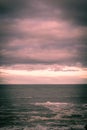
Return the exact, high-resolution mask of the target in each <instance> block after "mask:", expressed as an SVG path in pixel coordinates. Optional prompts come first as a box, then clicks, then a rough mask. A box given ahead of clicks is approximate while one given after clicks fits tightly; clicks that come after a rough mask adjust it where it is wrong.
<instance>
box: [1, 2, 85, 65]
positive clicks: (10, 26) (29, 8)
mask: <svg viewBox="0 0 87 130" xmlns="http://www.w3.org/2000/svg"><path fill="white" fill-rule="evenodd" d="M59 11H61V15H59V13H58V12H59ZM26 18H28V19H32V20H33V21H35V20H36V19H39V20H41V19H43V22H45V21H46V20H48V19H50V20H51V19H52V18H53V19H54V20H55V21H56V22H58V20H60V19H61V20H63V21H64V20H65V21H67V22H68V23H72V24H71V26H72V27H73V26H75V27H78V28H81V29H80V30H82V29H83V32H82V35H81V37H79V38H78V39H77V40H76V39H74V38H72V39H68V38H67V39H66V40H65V39H64V38H63V37H62V38H61V40H59V39H58V38H55V37H54V38H53V37H52V35H49V36H46V35H48V34H46V35H45V38H46V39H47V38H48V40H46V41H44V42H43V44H42V43H41V45H40V44H39V48H40V49H41V50H42V51H43V53H44V56H45V57H46V55H45V51H44V50H45V49H48V53H49V50H50V49H51V50H52V49H60V50H62V49H64V48H65V50H68V51H69V53H70V54H71V53H72V54H73V56H72V57H66V58H65V57H64V58H59V59H58V57H57V59H56V58H55V59H54V60H53V59H49V57H48V59H43V57H42V59H40V57H38V58H37V57H36V58H32V57H31V56H30V57H26V56H25V57H22V55H20V57H17V56H14V55H16V52H17V51H18V50H19V51H20V50H21V54H22V53H23V49H22V48H23V46H26V48H29V47H30V46H32V48H34V46H33V44H32V43H31V45H30V42H29V45H25V40H24V45H22V44H21V43H20V45H17V44H16V43H15V46H12V44H11V43H13V41H14V40H15V39H19V40H20V39H21V41H22V39H27V38H35V37H37V38H40V37H41V36H38V35H39V34H38V30H37V33H36V34H35V35H36V36H35V35H34V33H33V32H31V31H32V26H31V27H30V26H29V27H30V29H31V30H30V32H28V35H27V34H26V33H25V32H21V31H20V30H18V29H17V25H16V24H17V22H16V20H20V21H22V20H23V19H26ZM36 25H37V24H36ZM86 26H87V1H86V0H79V1H76V0H43V1H42V0H0V44H1V45H0V46H1V49H2V54H1V62H0V63H1V65H10V64H17V63H18V64H23V63H25V64H38V63H40V64H55V63H56V64H67V65H75V64H76V63H81V64H82V65H83V66H87V62H86V59H87V51H86V50H87V38H86V37H87V36H86V31H84V30H86V28H87V27H86ZM42 31H43V30H42ZM70 35H71V34H70ZM72 35H73V34H72ZM68 37H69V36H68ZM43 39H44V37H43ZM70 40H71V41H70ZM49 43H50V44H49ZM10 50H11V51H12V53H9V51H10ZM35 50H37V49H35V48H34V49H33V53H34V54H35V55H36V52H35ZM3 51H5V52H6V54H3ZM38 51H39V49H38ZM74 51H75V54H74ZM62 53H63V52H62V51H61V53H56V55H61V54H62Z"/></svg>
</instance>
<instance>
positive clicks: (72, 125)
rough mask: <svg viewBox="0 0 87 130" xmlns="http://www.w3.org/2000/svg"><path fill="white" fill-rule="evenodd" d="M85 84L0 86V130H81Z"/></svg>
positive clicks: (85, 116) (85, 120)
mask: <svg viewBox="0 0 87 130" xmlns="http://www.w3.org/2000/svg"><path fill="white" fill-rule="evenodd" d="M86 124H87V85H0V130H84V126H85V125H86Z"/></svg>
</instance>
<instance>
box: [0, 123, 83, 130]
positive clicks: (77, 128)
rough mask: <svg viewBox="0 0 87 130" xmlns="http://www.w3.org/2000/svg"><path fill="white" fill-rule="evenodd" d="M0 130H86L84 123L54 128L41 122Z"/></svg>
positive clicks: (1, 129)
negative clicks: (30, 125)
mask: <svg viewBox="0 0 87 130" xmlns="http://www.w3.org/2000/svg"><path fill="white" fill-rule="evenodd" d="M0 130H85V129H84V127H83V126H82V125H77V126H71V127H68V126H67V127H65V126H63V127H59V128H58V127H56V128H52V127H46V126H43V125H40V124H37V125H36V126H35V127H28V126H25V127H21V126H13V127H4V128H0Z"/></svg>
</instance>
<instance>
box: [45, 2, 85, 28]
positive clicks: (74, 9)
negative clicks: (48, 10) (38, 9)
mask: <svg viewBox="0 0 87 130" xmlns="http://www.w3.org/2000/svg"><path fill="white" fill-rule="evenodd" d="M46 2H48V5H49V4H50V5H51V7H52V8H53V9H54V10H55V9H56V10H58V9H60V10H61V11H62V13H63V15H62V18H65V19H68V20H70V21H71V22H74V23H76V24H77V25H81V26H87V0H79V1H76V0H47V1H46Z"/></svg>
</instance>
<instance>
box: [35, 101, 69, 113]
mask: <svg viewBox="0 0 87 130" xmlns="http://www.w3.org/2000/svg"><path fill="white" fill-rule="evenodd" d="M35 105H37V106H44V107H46V108H49V109H50V110H52V111H55V112H56V111H58V110H61V109H62V108H64V107H65V106H67V105H68V103H60V102H50V101H47V102H44V103H38V102H37V103H35Z"/></svg>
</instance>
